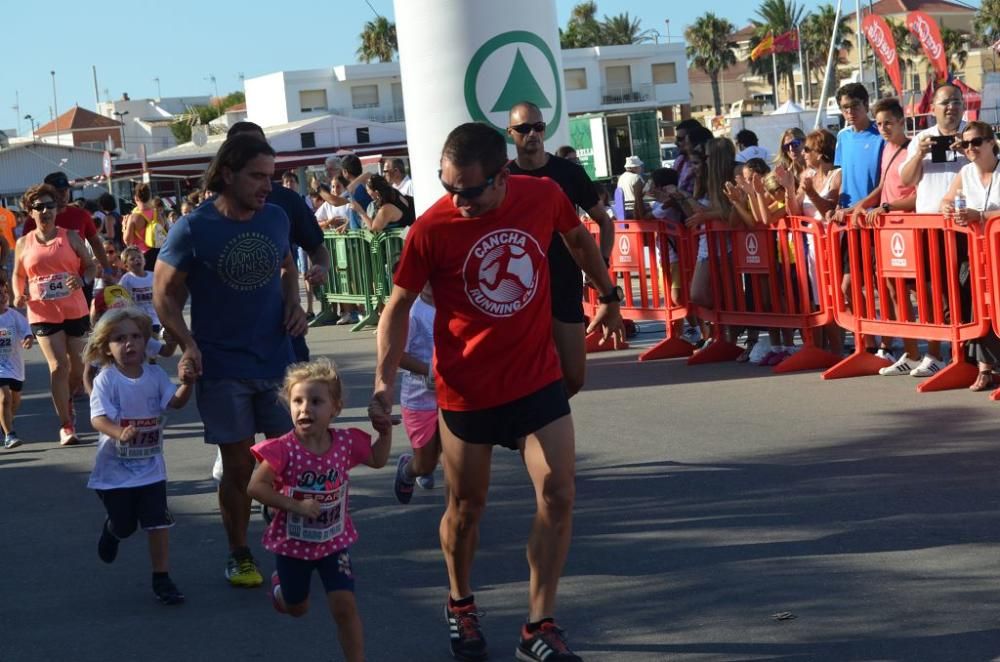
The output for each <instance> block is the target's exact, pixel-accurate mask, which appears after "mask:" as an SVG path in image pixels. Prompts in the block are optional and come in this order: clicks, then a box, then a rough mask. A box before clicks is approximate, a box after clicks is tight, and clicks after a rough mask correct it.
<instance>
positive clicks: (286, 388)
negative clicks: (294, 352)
mask: <svg viewBox="0 0 1000 662" xmlns="http://www.w3.org/2000/svg"><path fill="white" fill-rule="evenodd" d="M302 382H321V383H323V384H326V387H327V389H329V391H330V397H331V398H333V401H334V403H335V404H337V405H338V406H342V403H343V400H342V398H343V386H342V384H341V381H340V374H339V373H338V372H337V365H336V364H335V363H334V362H333V361H331V360H330V359H328V358H325V357H322V358H318V359H314V360H312V361H303V362H301V363H293V364H292V365H290V366H288V370H287V371H286V372H285V383H284V384H283V385H282V387H281V399H282V400H284V401H285V404H288V398H289V396H290V394H291V392H292V387H293V386H295V385H296V384H300V383H302Z"/></svg>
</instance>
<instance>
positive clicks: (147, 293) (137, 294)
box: [132, 287, 153, 304]
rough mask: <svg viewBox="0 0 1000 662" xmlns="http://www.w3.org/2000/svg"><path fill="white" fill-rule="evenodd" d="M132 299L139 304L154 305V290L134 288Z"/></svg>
mask: <svg viewBox="0 0 1000 662" xmlns="http://www.w3.org/2000/svg"><path fill="white" fill-rule="evenodd" d="M132 299H133V300H134V301H135V302H136V303H138V304H144V303H153V288H151V287H133V288H132Z"/></svg>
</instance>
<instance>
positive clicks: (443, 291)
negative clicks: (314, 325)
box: [369, 124, 622, 661]
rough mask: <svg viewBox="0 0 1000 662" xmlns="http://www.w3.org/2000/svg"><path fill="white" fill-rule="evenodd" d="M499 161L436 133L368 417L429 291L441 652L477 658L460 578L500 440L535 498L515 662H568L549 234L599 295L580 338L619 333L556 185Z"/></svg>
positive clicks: (482, 653) (389, 310)
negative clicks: (429, 179)
mask: <svg viewBox="0 0 1000 662" xmlns="http://www.w3.org/2000/svg"><path fill="white" fill-rule="evenodd" d="M506 165H507V146H506V142H505V141H504V138H503V136H502V135H501V134H500V133H498V132H497V131H495V130H494V129H493V128H491V127H488V126H486V125H485V124H463V125H461V126H459V127H458V128H456V129H455V130H454V131H452V132H451V133H450V134H449V135H448V139H447V141H446V142H445V145H444V149H443V151H442V155H441V171H440V174H439V177H440V180H441V184H442V186H443V187H444V188H445V190H446V191H447V194H446V195H444V196H443V197H441V199H439V200H438V201H437V202H436V203H435V204H434V205H433V206H431V208H430V209H428V210H427V212H425V213H424V215H423V216H421V217H420V218H419V219H418V220H417V222H416V223H415V224H414V225H413V227H412V228H411V229H410V234H409V236H408V237H407V240H406V245H405V247H404V249H403V254H402V257H401V258H400V263H399V268H398V270H397V272H396V277H395V283H396V287H394V288H393V291H392V296H391V297H390V299H389V302H388V304H387V305H386V307H385V311H384V314H383V319H382V322H381V323H380V325H379V329H378V367H377V368H376V373H375V393H374V395H373V396H372V402H371V405H370V406H369V416H370V417H371V418H372V420H373V421H376V420H380V419H382V421H384V420H385V419H387V418H388V417H389V416H390V415H391V412H392V399H391V398H392V394H393V386H394V383H395V379H396V370H397V369H398V367H399V362H400V358H401V356H402V353H403V348H404V345H405V343H406V336H407V326H408V313H409V309H410V305H411V304H412V303H413V301H414V300H415V299H416V298H417V296H418V294H419V292H420V291H421V290H422V289H423V287H424V285H425V284H427V283H430V286H431V288H432V290H433V292H434V302H435V307H436V308H437V311H436V315H435V321H434V372H435V382H436V385H437V399H438V405H439V407H440V409H441V412H440V416H439V419H438V423H439V432H440V437H441V447H442V454H443V457H444V467H445V478H446V479H447V483H448V488H449V489H448V494H447V509H446V511H445V514H444V517H443V519H442V521H441V529H440V533H441V548H442V549H443V550H444V555H445V562H446V564H447V567H448V579H449V583H450V595H449V597H448V602H447V605H446V608H445V615H446V618H447V620H448V623H449V626H450V630H451V650H452V653H453V654H454V656H455V657H457V658H458V659H460V660H483V659H486V655H487V652H486V642H485V639H484V638H483V634H482V631H481V629H480V627H479V620H478V614H479V612H478V611H477V609H476V606H475V602H474V599H473V594H472V585H471V570H472V560H473V557H474V555H475V552H476V545H477V542H478V539H479V520H480V518H481V516H482V512H483V509H484V506H485V503H486V494H487V490H488V487H489V482H490V461H491V457H492V453H493V446H494V445H497V444H499V445H502V446H507V447H509V448H513V449H518V448H520V449H522V452H523V457H524V463H525V466H526V468H527V470H528V474H529V476H530V477H531V481H532V483H533V484H534V486H535V493H536V494H537V495H538V499H537V502H538V506H537V508H538V510H537V512H536V514H535V522H534V526H533V527H532V530H531V535H530V537H529V539H528V565H529V566H530V569H531V578H530V588H529V613H528V622H527V623H526V624H525V625H524V627H523V628H522V630H521V639H520V643H519V645H518V659H522V660H541V659H548V660H553V661H554V660H562V661H572V660H579V659H580V658H579V657H577V656H576V655H574V654H573V653H572V652H571V651H570V650H569V648H568V647H567V646H566V642H565V639H564V636H563V634H562V631H561V630H560V629H559V628H558V627H556V625H555V621H554V620H553V612H554V608H555V598H556V587H557V585H558V582H559V577H560V575H561V574H562V568H563V564H564V563H565V560H566V554H567V552H568V550H569V543H570V534H571V530H572V516H573V499H574V480H575V468H574V466H575V441H574V434H573V420H572V418H571V416H570V409H569V401H568V398H567V394H566V389H565V386H564V384H563V380H562V373H561V371H560V368H559V358H558V356H557V355H556V351H555V347H554V346H553V342H552V309H551V303H550V291H549V271H548V261H547V259H546V252H547V250H548V247H549V242H550V241H552V240H553V232H559V233H560V234H561V235H562V238H563V239H564V240H565V241H566V244H567V246H568V248H569V251H570V253H571V254H572V256H573V259H574V260H575V261H576V262H577V264H578V265H579V266H580V268H582V269H583V270H584V271H585V272H586V274H587V275H588V276H589V277H590V278H591V281H592V282H593V283H595V286H596V287H597V288H598V291H600V292H601V294H602V296H601V301H602V305H601V307H600V308H599V309H598V311H597V313H596V314H595V316H594V321H593V322H592V323H591V325H590V326H591V329H595V328H603V331H604V334H605V336H610V335H618V336H620V335H621V334H622V321H621V316H620V314H619V309H618V308H619V302H620V301H621V289H620V288H616V287H615V286H614V285H613V283H612V282H611V280H610V279H609V277H608V272H607V270H606V268H605V266H604V260H603V258H602V257H601V252H600V250H599V249H598V248H597V245H596V244H595V243H594V240H593V238H592V237H591V236H590V234H589V233H588V232H587V230H586V229H585V228H584V226H583V225H581V224H580V220H579V219H578V218H577V216H576V212H575V210H574V209H573V206H572V204H570V202H569V200H568V199H567V198H566V196H565V195H564V194H563V193H562V191H561V190H560V189H559V187H558V185H556V184H555V183H554V182H552V181H551V180H549V179H539V178H533V177H524V176H516V175H511V174H510V173H509V172H508V171H507V167H506ZM557 240H559V239H558V238H557ZM380 422H381V421H380ZM397 477H398V471H397ZM553 651H556V652H557V654H555V655H553V654H552V652H553ZM560 651H561V652H560Z"/></svg>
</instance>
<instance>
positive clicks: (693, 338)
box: [681, 324, 701, 345]
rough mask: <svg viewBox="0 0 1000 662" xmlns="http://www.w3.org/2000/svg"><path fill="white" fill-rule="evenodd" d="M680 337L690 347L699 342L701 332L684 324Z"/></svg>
mask: <svg viewBox="0 0 1000 662" xmlns="http://www.w3.org/2000/svg"><path fill="white" fill-rule="evenodd" d="M681 337H682V338H684V340H686V341H688V342H689V343H691V344H692V345H696V344H698V342H699V341H700V340H701V330H700V329H699V328H698V327H696V326H690V325H688V324H685V325H684V332H683V333H682V334H681Z"/></svg>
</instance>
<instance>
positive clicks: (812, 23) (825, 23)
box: [801, 4, 854, 95]
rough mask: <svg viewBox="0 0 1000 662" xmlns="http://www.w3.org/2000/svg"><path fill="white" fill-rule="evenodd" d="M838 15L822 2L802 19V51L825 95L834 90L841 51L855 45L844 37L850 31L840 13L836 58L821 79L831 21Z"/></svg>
mask: <svg viewBox="0 0 1000 662" xmlns="http://www.w3.org/2000/svg"><path fill="white" fill-rule="evenodd" d="M836 16H837V10H836V9H835V8H834V7H833V5H830V4H826V5H821V6H820V7H818V8H817V9H816V11H815V12H813V13H811V14H809V15H808V16H807V17H806V19H805V20H804V21H803V22H802V28H801V32H802V50H803V55H804V58H805V59H806V60H807V63H806V64H807V65H808V67H809V70H810V74H811V76H812V77H813V78H814V79H815V80H816V82H817V83H820V84H821V86H822V87H823V88H824V89H821V90H820V95H822V94H823V91H824V90H825V91H826V92H827V93H828V94H832V93H833V89H832V88H833V85H834V82H835V81H836V80H837V72H836V69H837V65H838V64H839V63H840V62H841V60H840V57H839V53H840V51H850V50H851V49H852V48H854V44H853V43H851V40H850V39H848V38H847V36H848V34H850V33H849V31H848V28H847V23H846V18H845V17H844V16H843V15H841V17H840V21H839V23H838V24H837V35H836V37H835V38H834V42H833V44H834V49H835V59H834V61H833V68H832V70H831V71H830V76H829V77H828V78H827V80H826V81H825V82H824V81H823V73H824V72H825V71H826V59H827V53H828V52H829V49H830V36H831V34H832V33H833V21H834V19H835V18H836Z"/></svg>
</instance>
